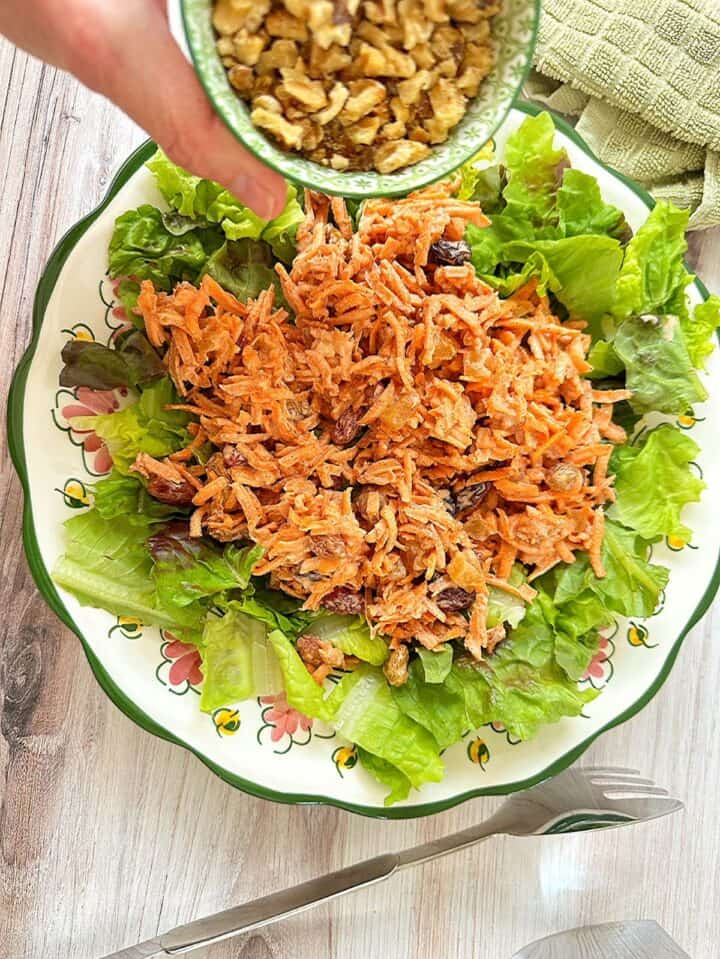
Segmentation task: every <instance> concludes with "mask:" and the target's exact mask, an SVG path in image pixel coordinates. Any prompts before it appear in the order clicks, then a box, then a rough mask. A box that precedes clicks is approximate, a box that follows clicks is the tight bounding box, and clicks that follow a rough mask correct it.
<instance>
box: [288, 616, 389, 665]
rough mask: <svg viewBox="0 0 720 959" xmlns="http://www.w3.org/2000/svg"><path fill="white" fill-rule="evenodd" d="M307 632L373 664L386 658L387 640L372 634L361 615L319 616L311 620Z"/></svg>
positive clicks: (380, 662)
mask: <svg viewBox="0 0 720 959" xmlns="http://www.w3.org/2000/svg"><path fill="white" fill-rule="evenodd" d="M307 632H308V633H311V634H312V635H313V636H317V638H318V639H321V640H325V641H326V642H328V643H332V645H333V646H337V648H338V649H341V650H342V651H343V653H345V655H346V656H356V657H357V658H358V659H362V660H363V661H364V662H366V663H371V664H372V665H373V666H382V664H383V663H384V662H385V660H386V659H387V655H388V645H387V642H386V641H385V640H384V639H383V638H382V637H381V636H377V635H376V636H373V635H372V634H371V632H370V627H369V626H368V624H367V622H366V621H365V620H364V619H363V618H362V617H361V616H341V615H337V614H333V615H329V616H320V617H318V618H317V619H314V620H313V621H312V623H311V624H310V626H309V627H308V629H307Z"/></svg>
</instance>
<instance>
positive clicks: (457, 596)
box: [435, 586, 475, 613]
mask: <svg viewBox="0 0 720 959" xmlns="http://www.w3.org/2000/svg"><path fill="white" fill-rule="evenodd" d="M435 602H436V603H437V604H438V606H439V607H440V609H442V610H443V611H444V612H446V613H459V612H461V611H462V610H464V609H470V607H471V606H472V604H473V603H474V602H475V594H474V593H469V592H468V591H467V590H466V589H460V587H459V586H450V587H448V589H444V590H443V591H442V593H438V595H437V597H436V598H435Z"/></svg>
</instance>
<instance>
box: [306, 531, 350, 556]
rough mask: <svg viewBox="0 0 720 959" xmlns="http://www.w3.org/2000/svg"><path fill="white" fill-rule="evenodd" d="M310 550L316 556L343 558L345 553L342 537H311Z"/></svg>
mask: <svg viewBox="0 0 720 959" xmlns="http://www.w3.org/2000/svg"><path fill="white" fill-rule="evenodd" d="M312 548H313V551H314V553H315V555H316V556H344V555H345V553H346V549H345V540H344V539H343V538H342V536H333V535H327V536H313V537H312Z"/></svg>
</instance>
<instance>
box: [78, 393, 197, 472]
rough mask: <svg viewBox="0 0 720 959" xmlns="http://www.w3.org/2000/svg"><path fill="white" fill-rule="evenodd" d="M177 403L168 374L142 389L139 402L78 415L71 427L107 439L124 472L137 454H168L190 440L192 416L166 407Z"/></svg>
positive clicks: (111, 452) (185, 444) (119, 468)
mask: <svg viewBox="0 0 720 959" xmlns="http://www.w3.org/2000/svg"><path fill="white" fill-rule="evenodd" d="M177 402H178V397H177V394H176V392H175V387H174V386H173V384H172V381H171V380H170V378H169V377H167V376H165V377H163V378H162V379H161V380H157V381H156V382H155V383H153V384H152V385H150V386H148V387H147V388H146V389H144V390H143V391H142V393H141V394H140V397H139V399H138V400H137V402H135V403H133V404H132V405H131V406H127V407H126V408H125V409H124V410H119V411H118V412H116V413H101V414H99V415H97V416H76V417H73V419H72V426H73V428H74V429H77V430H79V431H81V432H84V431H87V432H94V433H96V434H97V435H98V436H99V437H100V439H102V440H104V441H105V443H106V444H107V447H108V449H109V451H110V455H111V456H112V459H113V463H114V465H115V468H116V469H117V470H118V471H119V472H120V473H123V474H127V473H128V470H129V469H130V467H131V466H132V464H133V463H134V462H135V458H136V456H137V454H138V453H149V454H150V456H154V457H163V456H168V455H169V454H170V453H173V452H175V451H176V450H179V449H182V448H183V447H184V446H187V444H188V443H189V442H190V435H189V433H188V432H187V429H186V426H187V423H188V422H189V420H190V417H189V416H188V415H187V414H186V413H182V412H180V411H178V410H166V409H165V407H166V406H168V405H170V404H173V403H177Z"/></svg>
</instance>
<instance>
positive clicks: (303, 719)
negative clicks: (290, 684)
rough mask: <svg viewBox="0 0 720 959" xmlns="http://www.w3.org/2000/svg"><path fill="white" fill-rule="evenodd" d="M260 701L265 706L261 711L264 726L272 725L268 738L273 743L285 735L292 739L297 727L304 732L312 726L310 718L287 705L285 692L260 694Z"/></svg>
mask: <svg viewBox="0 0 720 959" xmlns="http://www.w3.org/2000/svg"><path fill="white" fill-rule="evenodd" d="M260 703H261V704H262V705H263V706H265V707H266V708H265V709H263V711H262V718H263V722H264V723H265V725H266V726H272V727H273V730H272V732H271V733H270V739H271V740H272V742H274V743H277V742H279V741H280V740H281V739H282V738H283V736H286V735H287V736H290V738H291V739H292V737H293V736H294V735H295V733H296V732H297V731H298V729H301V730H302V731H303V732H305V733H306V732H309V730H310V728H311V727H312V724H313V721H312V719H309V718H308V717H307V716H304V715H303V714H302V713H299V712H298V711H297V709H293V708H292V706H289V705H288V701H287V699H286V698H285V693H278V694H277V696H261V697H260Z"/></svg>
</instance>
